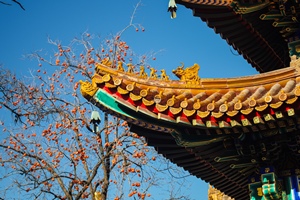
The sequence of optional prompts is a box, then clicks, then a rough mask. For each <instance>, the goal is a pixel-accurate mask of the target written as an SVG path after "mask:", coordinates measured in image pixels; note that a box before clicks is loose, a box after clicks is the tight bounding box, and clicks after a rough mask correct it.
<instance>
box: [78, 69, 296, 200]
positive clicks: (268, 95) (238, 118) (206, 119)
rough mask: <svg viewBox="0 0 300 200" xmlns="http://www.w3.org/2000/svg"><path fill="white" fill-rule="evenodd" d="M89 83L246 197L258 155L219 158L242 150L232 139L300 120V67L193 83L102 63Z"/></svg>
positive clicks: (196, 168)
mask: <svg viewBox="0 0 300 200" xmlns="http://www.w3.org/2000/svg"><path fill="white" fill-rule="evenodd" d="M81 91H82V93H83V95H84V97H85V98H87V99H88V100H89V101H91V102H93V103H95V104H96V105H97V106H98V107H99V108H101V109H102V110H104V111H105V112H108V113H111V114H113V115H115V116H118V117H120V118H123V119H124V120H126V121H128V122H129V123H130V124H131V131H133V132H136V133H138V134H139V135H142V136H145V137H146V138H147V141H148V144H149V145H151V146H154V147H155V148H156V150H157V151H158V152H159V153H161V154H163V155H164V156H165V157H166V158H168V159H170V160H171V161H172V162H173V163H176V164H177V165H178V166H181V167H183V168H184V169H185V170H187V171H189V172H190V173H191V174H192V175H195V176H196V177H198V178H201V179H202V180H204V181H207V182H209V183H210V184H212V185H214V186H215V187H216V188H218V189H220V190H221V191H222V192H224V193H225V194H227V195H229V196H231V197H233V198H235V199H240V200H246V199H249V196H248V188H247V187H248V186H247V184H248V177H249V176H251V175H253V174H255V171H256V170H257V166H256V164H257V163H249V161H248V160H246V161H243V160H242V158H239V159H240V160H238V161H235V160H233V161H232V162H221V161H220V162H219V161H218V159H219V157H220V158H222V157H223V158H227V157H229V158H230V157H231V156H232V155H234V154H231V153H232V152H231V149H230V148H229V149H226V147H225V146H224V141H225V140H227V139H230V138H231V139H232V138H236V137H239V136H240V134H241V133H249V132H251V133H253V134H256V133H258V132H259V133H260V134H262V135H266V139H267V137H268V135H269V134H270V133H271V132H272V130H275V129H276V130H278V127H280V130H281V132H282V134H284V133H290V131H293V130H291V129H290V128H289V125H288V124H289V123H296V122H295V121H294V120H298V121H299V120H300V119H299V118H298V117H297V116H298V114H299V113H297V112H298V110H299V107H300V102H299V100H298V97H299V96H300V73H299V68H298V67H289V68H284V69H280V70H277V71H272V72H268V73H264V74H259V75H254V76H246V77H238V78H230V79H201V80H200V82H199V84H197V85H192V84H190V83H186V82H183V81H174V80H169V81H164V80H158V79H152V78H141V77H139V75H136V74H133V73H126V72H123V71H118V70H116V69H115V68H111V67H109V66H105V65H102V64H96V74H95V75H94V76H93V78H92V84H91V83H87V82H84V83H82V84H81ZM276 119H279V120H276ZM289 119H292V120H289ZM276 123H278V124H276ZM297 123H298V122H297ZM245 163H246V165H245V166H244V164H245ZM235 164H236V165H239V164H242V165H243V167H242V168H241V167H235V166H234V165H235ZM224 183H225V184H224Z"/></svg>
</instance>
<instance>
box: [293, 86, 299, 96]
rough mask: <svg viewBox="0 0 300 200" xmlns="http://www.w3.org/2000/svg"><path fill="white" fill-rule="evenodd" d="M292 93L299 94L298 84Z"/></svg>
mask: <svg viewBox="0 0 300 200" xmlns="http://www.w3.org/2000/svg"><path fill="white" fill-rule="evenodd" d="M294 94H295V95H296V96H300V85H297V86H296V89H295V91H294Z"/></svg>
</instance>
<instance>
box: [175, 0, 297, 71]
mask: <svg viewBox="0 0 300 200" xmlns="http://www.w3.org/2000/svg"><path fill="white" fill-rule="evenodd" d="M176 3H178V4H182V5H184V6H186V7H187V8H190V9H192V10H193V14H194V16H196V17H200V18H201V19H202V20H203V21H204V22H206V23H207V25H208V26H209V27H210V28H213V29H214V30H215V32H216V33H218V34H220V36H221V37H222V38H223V39H225V40H226V41H227V42H228V44H230V45H231V46H232V47H233V48H234V49H236V50H237V51H238V52H239V53H240V54H241V55H243V57H244V58H245V59H246V60H247V61H248V62H249V63H250V64H251V65H252V66H253V67H254V68H256V69H257V70H258V71H259V72H268V71H272V70H276V69H280V68H283V67H288V66H289V61H290V59H289V55H293V54H295V53H296V52H297V51H296V46H297V45H299V44H298V43H299V42H298V40H299V22H298V14H297V13H299V10H300V7H299V3H296V2H295V1H292V0H288V1H273V0H271V1H256V0H254V1H243V0H239V1H232V0H214V1H194V0H176ZM179 12H180V11H179ZM290 51H291V52H292V53H291V52H290ZM289 52H290V53H289Z"/></svg>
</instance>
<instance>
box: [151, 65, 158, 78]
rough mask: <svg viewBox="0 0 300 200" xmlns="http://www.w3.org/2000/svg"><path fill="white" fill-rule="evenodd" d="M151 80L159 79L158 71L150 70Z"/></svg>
mask: <svg viewBox="0 0 300 200" xmlns="http://www.w3.org/2000/svg"><path fill="white" fill-rule="evenodd" d="M150 78H153V79H157V74H156V70H155V69H154V68H150Z"/></svg>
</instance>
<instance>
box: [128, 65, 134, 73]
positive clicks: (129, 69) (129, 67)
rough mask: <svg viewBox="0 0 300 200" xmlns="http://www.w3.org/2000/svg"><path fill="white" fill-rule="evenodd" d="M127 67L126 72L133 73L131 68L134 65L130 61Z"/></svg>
mask: <svg viewBox="0 0 300 200" xmlns="http://www.w3.org/2000/svg"><path fill="white" fill-rule="evenodd" d="M127 67H128V68H127V73H129V74H133V73H134V70H133V68H134V66H133V64H132V63H128V64H127Z"/></svg>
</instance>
